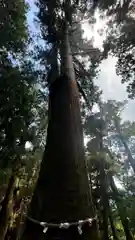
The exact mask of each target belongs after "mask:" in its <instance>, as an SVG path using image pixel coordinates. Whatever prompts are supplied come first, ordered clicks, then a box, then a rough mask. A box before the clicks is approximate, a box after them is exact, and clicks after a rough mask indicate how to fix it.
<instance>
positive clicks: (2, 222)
mask: <svg viewBox="0 0 135 240" xmlns="http://www.w3.org/2000/svg"><path fill="white" fill-rule="evenodd" d="M15 182H16V177H15V176H14V173H13V174H12V175H11V177H10V179H9V184H8V188H7V192H6V195H5V198H4V200H3V202H2V209H1V212H0V240H4V239H5V236H6V233H7V229H8V224H9V221H10V218H11V214H12V211H13V191H14V186H15Z"/></svg>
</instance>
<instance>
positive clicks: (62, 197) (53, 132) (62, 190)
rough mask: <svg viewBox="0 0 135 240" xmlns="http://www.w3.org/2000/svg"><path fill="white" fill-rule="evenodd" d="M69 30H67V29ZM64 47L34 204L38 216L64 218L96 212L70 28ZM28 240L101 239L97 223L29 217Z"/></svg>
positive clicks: (24, 239)
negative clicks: (50, 226)
mask: <svg viewBox="0 0 135 240" xmlns="http://www.w3.org/2000/svg"><path fill="white" fill-rule="evenodd" d="M63 34H64V32H63ZM62 44H63V46H62V49H61V53H62V55H61V59H62V67H61V70H62V71H61V73H62V74H61V76H60V77H59V78H58V79H57V80H56V81H54V83H53V84H52V85H51V87H50V95H49V124H48V133H47V142H46V148H45V153H44V156H43V161H42V164H41V170H40V173H39V179H38V182H37V185H36V189H35V192H34V195H33V198H32V202H31V205H30V210H29V213H28V214H29V216H30V217H32V218H33V219H36V220H39V221H43V222H51V223H60V222H72V221H78V220H81V219H86V218H89V217H94V216H95V215H94V211H93V204H92V200H91V196H90V190H89V183H88V176H87V171H86V163H85V158H84V146H83V131H82V125H81V116H80V105H79V93H78V88H77V83H76V80H75V74H74V69H73V63H72V57H71V54H70V45H69V42H68V36H67V31H65V36H64V38H63V43H62ZM21 239H22V240H29V239H32V240H37V239H38V240H42V239H49V240H54V239H61V240H66V239H67V240H69V239H70V240H80V239H81V240H87V239H91V240H97V239H98V236H97V224H96V221H94V222H93V224H92V226H91V227H89V226H88V225H87V224H86V225H85V226H84V229H83V234H82V235H79V233H78V230H77V227H76V226H75V227H70V228H69V229H66V230H62V229H59V228H57V229H48V231H47V233H46V234H43V232H42V227H40V226H39V225H38V224H34V223H32V222H31V221H29V220H27V221H26V226H25V229H24V232H23V235H22V238H21Z"/></svg>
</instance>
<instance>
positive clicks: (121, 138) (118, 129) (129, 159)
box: [115, 120, 135, 173]
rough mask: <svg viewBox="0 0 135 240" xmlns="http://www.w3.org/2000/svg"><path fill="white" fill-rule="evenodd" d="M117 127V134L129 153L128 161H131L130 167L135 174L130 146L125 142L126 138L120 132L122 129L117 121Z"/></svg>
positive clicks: (134, 163)
mask: <svg viewBox="0 0 135 240" xmlns="http://www.w3.org/2000/svg"><path fill="white" fill-rule="evenodd" d="M115 127H116V131H117V133H118V134H119V138H120V140H121V142H122V144H123V145H124V147H125V150H126V153H127V156H128V161H129V163H130V165H131V167H132V169H133V171H134V173H135V160H134V159H133V157H132V154H131V151H130V149H129V147H128V145H127V143H126V141H125V139H124V137H123V135H122V133H121V130H120V127H119V125H118V123H117V120H115Z"/></svg>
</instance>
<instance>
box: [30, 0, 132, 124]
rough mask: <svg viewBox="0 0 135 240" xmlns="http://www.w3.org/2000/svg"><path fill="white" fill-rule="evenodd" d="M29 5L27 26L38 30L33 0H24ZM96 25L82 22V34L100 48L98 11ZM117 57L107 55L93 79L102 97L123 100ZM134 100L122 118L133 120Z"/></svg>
mask: <svg viewBox="0 0 135 240" xmlns="http://www.w3.org/2000/svg"><path fill="white" fill-rule="evenodd" d="M26 2H28V3H29V4H30V6H31V10H30V11H29V13H28V24H29V28H30V29H31V30H32V31H33V32H39V29H37V28H36V27H35V26H34V23H33V17H34V12H36V11H37V8H36V6H35V5H34V1H33V0H26ZM96 19H97V22H96V25H95V27H94V29H93V31H92V30H91V28H90V26H89V25H88V24H87V23H84V24H83V28H84V30H85V33H84V36H85V37H87V38H90V37H91V36H92V35H93V36H94V40H95V41H94V45H95V47H99V48H102V42H103V40H104V38H105V35H104V36H100V35H99V30H100V29H102V28H104V29H105V28H106V23H105V21H103V20H101V19H99V16H98V13H97V14H96ZM116 61H117V59H115V58H114V57H111V56H109V57H108V59H106V60H105V61H103V62H102V63H101V65H100V69H101V72H100V75H99V78H98V79H97V80H95V83H96V84H97V85H98V86H99V87H100V88H101V89H102V91H103V99H105V100H107V99H114V100H124V99H127V92H126V86H125V85H123V84H121V81H120V77H118V76H117V75H116V72H115V64H116ZM134 106H135V101H134V100H129V103H128V105H127V107H126V109H125V111H124V114H123V119H124V120H127V119H129V120H135V111H134Z"/></svg>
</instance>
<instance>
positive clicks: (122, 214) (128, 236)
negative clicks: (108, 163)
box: [109, 174, 133, 240]
mask: <svg viewBox="0 0 135 240" xmlns="http://www.w3.org/2000/svg"><path fill="white" fill-rule="evenodd" d="M109 179H110V185H111V188H112V191H113V192H114V194H113V196H114V200H115V203H116V206H117V208H118V212H119V215H120V220H121V223H122V225H123V229H124V232H125V236H126V239H127V240H133V236H132V233H131V231H130V229H129V223H128V219H127V217H126V209H123V208H122V207H121V201H120V199H119V192H118V189H117V187H116V185H115V183H114V180H113V178H112V176H111V174H110V175H109Z"/></svg>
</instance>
